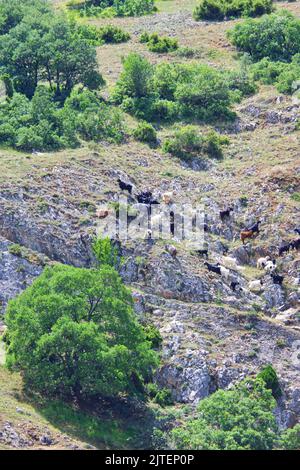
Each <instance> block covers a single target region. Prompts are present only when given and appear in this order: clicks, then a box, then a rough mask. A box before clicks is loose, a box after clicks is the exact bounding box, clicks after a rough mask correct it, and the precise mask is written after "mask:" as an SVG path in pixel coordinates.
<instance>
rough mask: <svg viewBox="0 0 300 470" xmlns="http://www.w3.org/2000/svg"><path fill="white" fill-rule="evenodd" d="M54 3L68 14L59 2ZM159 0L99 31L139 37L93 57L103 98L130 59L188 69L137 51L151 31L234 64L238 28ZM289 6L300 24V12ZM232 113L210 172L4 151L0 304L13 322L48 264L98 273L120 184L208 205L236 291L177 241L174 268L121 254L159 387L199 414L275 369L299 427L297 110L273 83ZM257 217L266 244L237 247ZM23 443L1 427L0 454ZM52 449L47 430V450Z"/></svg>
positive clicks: (285, 420)
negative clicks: (94, 246) (152, 330)
mask: <svg viewBox="0 0 300 470" xmlns="http://www.w3.org/2000/svg"><path fill="white" fill-rule="evenodd" d="M54 3H55V4H56V5H57V6H58V7H59V6H60V4H61V3H64V2H54ZM158 3H159V7H160V11H159V12H158V13H157V14H155V15H153V16H149V17H141V18H134V19H122V18H120V19H118V18H115V19H113V20H111V19H110V20H101V19H91V20H90V21H91V23H93V24H102V23H105V22H110V23H111V22H113V23H114V24H117V25H119V26H121V27H122V28H123V29H124V30H127V31H128V32H130V33H131V35H132V39H131V40H130V41H129V42H128V43H125V44H120V45H105V46H101V47H99V48H98V59H99V67H100V70H101V72H102V74H103V75H104V77H105V79H106V80H107V82H108V85H107V89H106V90H105V93H106V94H108V93H109V89H110V87H111V86H112V85H113V84H114V83H115V81H116V79H117V78H118V75H119V73H120V71H121V69H122V65H121V59H122V56H124V55H126V54H127V53H128V52H130V51H138V52H140V53H143V54H145V55H146V56H147V58H148V59H149V60H150V61H151V62H153V63H156V62H157V61H163V60H167V61H178V60H179V59H178V57H177V56H176V55H172V54H168V55H164V54H159V55H158V54H154V53H151V52H149V51H148V50H147V49H146V47H145V45H144V44H141V43H140V42H139V40H138V37H139V34H140V33H141V32H143V31H145V30H146V31H148V32H154V31H155V32H158V33H162V34H165V35H170V36H176V37H177V38H178V39H179V42H180V45H182V46H186V47H193V48H196V49H197V51H198V57H197V59H196V60H197V61H200V62H202V63H205V64H210V65H213V66H216V67H220V66H221V65H222V66H223V67H224V66H225V67H226V68H234V67H236V66H237V56H236V53H235V50H234V48H233V47H231V46H230V44H229V43H228V40H227V37H226V30H227V29H229V28H231V27H232V25H233V23H234V22H233V21H228V22H223V23H221V24H216V23H205V22H196V21H194V20H193V18H192V14H191V11H192V7H193V5H194V4H195V3H196V2H193V1H192V0H186V1H183V0H181V1H177V0H174V1H161V2H158ZM280 3H282V5H283V6H284V7H285V8H288V9H290V10H291V11H293V12H294V13H295V14H296V15H297V16H298V17H300V2H293V3H284V2H280ZM182 60H184V61H188V60H195V59H186V58H185V59H182ZM236 112H237V116H238V117H237V119H236V121H235V122H234V123H233V124H230V125H228V126H222V132H223V133H225V134H226V135H227V136H228V137H229V138H230V145H229V146H228V147H227V148H226V149H225V151H224V152H225V157H224V159H223V160H222V161H218V162H216V161H212V163H211V164H210V167H209V168H208V169H207V170H205V171H202V170H201V169H200V170H199V169H198V168H194V169H192V168H190V167H188V166H186V165H183V164H182V162H181V161H180V160H179V159H177V158H175V157H171V156H168V155H166V154H163V153H162V152H161V151H160V149H151V148H149V147H148V146H147V145H144V144H140V143H137V142H136V141H134V140H133V139H130V138H129V139H128V141H127V142H126V144H122V145H113V144H111V145H102V144H101V145H100V144H99V145H96V144H93V145H90V146H88V145H86V146H84V147H81V148H80V149H77V150H68V151H61V152H58V153H34V154H25V153H20V152H16V151H13V150H6V149H1V150H0V165H1V174H0V237H1V238H0V302H1V306H0V307H1V311H2V313H4V311H5V306H6V304H7V301H8V300H9V299H10V298H13V297H14V296H15V295H16V294H17V293H18V292H21V291H22V290H23V289H24V288H26V286H28V285H29V284H30V282H31V281H32V280H33V279H34V278H35V277H36V276H38V275H39V274H40V273H41V271H42V269H43V266H45V265H46V264H47V263H52V262H55V261H59V262H63V263H68V264H73V265H75V266H89V265H91V263H92V253H91V248H90V246H91V239H92V237H93V235H94V233H95V229H96V227H97V223H98V219H97V209H98V208H99V207H100V206H103V205H108V204H110V203H112V202H114V201H116V200H117V198H118V196H119V195H120V188H119V186H118V181H117V180H118V177H119V176H122V177H123V178H125V179H126V180H128V181H130V182H132V183H133V184H134V185H135V188H136V189H135V190H136V192H140V191H144V190H151V191H152V192H153V195H154V197H156V198H161V196H162V194H163V193H164V192H165V191H172V192H173V194H174V202H175V203H176V202H178V203H190V204H193V205H197V204H200V203H202V204H204V206H205V212H206V222H207V225H208V230H207V232H206V234H205V237H206V242H207V244H208V247H209V253H208V254H209V260H208V261H209V262H210V263H212V264H214V263H217V262H218V261H219V262H222V263H224V265H225V266H226V259H224V258H223V257H224V253H226V256H227V257H230V258H235V260H236V267H234V269H232V266H231V265H230V266H227V267H229V268H230V270H231V274H232V276H233V277H234V278H235V280H236V281H237V282H238V283H239V286H240V287H241V289H240V288H239V289H237V290H236V291H233V290H232V288H231V285H230V284H231V282H229V281H228V280H227V279H226V278H224V277H221V276H219V275H218V274H215V273H213V272H209V271H208V270H207V267H206V266H205V265H204V261H205V259H204V258H203V257H200V256H197V255H196V254H193V253H191V252H190V249H189V247H188V246H186V245H185V243H184V242H183V243H179V242H177V241H176V240H175V241H174V240H170V243H172V244H174V245H175V246H176V248H177V256H176V257H175V258H174V257H172V256H171V255H170V254H169V253H167V252H166V250H165V241H155V242H154V243H147V242H141V241H139V242H133V241H132V242H131V243H128V244H123V245H122V247H121V250H122V256H123V257H124V260H125V263H124V265H123V266H122V270H121V274H122V277H123V279H124V280H125V282H126V283H127V284H128V285H129V286H130V287H131V289H132V292H133V295H134V299H135V306H136V311H137V313H138V315H139V316H140V317H141V318H143V319H147V321H149V322H151V323H153V324H154V325H155V326H157V327H158V328H159V330H160V333H161V335H162V337H163V346H162V348H163V350H162V358H163V364H162V367H161V369H160V370H159V371H158V372H157V378H156V380H157V382H158V383H159V384H161V385H162V386H166V387H168V388H170V389H171V391H172V394H173V398H174V399H175V401H176V403H178V406H180V404H183V403H184V404H190V405H194V404H196V403H197V402H198V401H199V400H201V399H202V398H204V397H206V396H208V395H209V394H211V393H212V392H214V391H215V390H217V389H218V388H227V387H230V386H231V384H233V383H236V382H237V381H240V380H241V379H242V378H244V377H246V376H249V375H252V374H255V373H256V372H257V371H258V370H260V368H261V367H262V366H263V365H266V364H269V363H271V364H273V366H274V368H275V369H276V371H277V373H278V375H279V378H280V382H281V385H282V388H283V390H284V394H283V397H282V398H281V399H280V403H279V406H278V410H277V415H278V420H279V422H280V424H281V426H283V427H286V426H292V425H293V424H295V423H296V422H298V421H299V419H300V374H299V367H300V365H299V360H298V361H297V360H295V351H296V348H297V344H298V345H299V344H300V343H297V341H298V342H299V341H300V308H299V306H300V253H299V251H297V250H293V251H290V252H289V253H284V254H283V255H282V256H281V257H279V256H278V248H279V246H280V245H281V244H282V243H283V242H287V241H291V240H293V239H295V238H297V235H296V234H295V232H294V229H295V228H297V227H299V226H300V205H299V194H300V152H299V143H300V131H299V130H297V126H296V124H297V120H298V119H299V117H300V105H299V103H297V102H295V100H293V98H292V97H289V96H285V95H280V94H279V93H278V92H277V91H276V89H275V88H274V87H272V86H260V89H259V92H258V93H257V94H255V95H253V96H252V97H249V98H247V99H245V100H243V101H242V102H241V103H240V104H239V105H236ZM128 120H129V122H128V125H129V126H133V125H134V124H133V123H132V119H131V118H128ZM216 130H220V128H219V127H218V126H216ZM158 133H159V138H160V139H163V138H165V136H167V135H168V133H169V130H168V128H166V127H161V128H159V130H158ZM229 206H232V207H233V209H234V210H233V212H232V213H231V216H230V217H229V218H228V219H226V220H225V221H222V220H221V219H220V215H219V213H220V211H221V210H223V209H225V208H227V207H229ZM257 220H261V230H260V233H259V234H258V236H257V237H256V238H254V239H253V240H250V241H247V242H246V243H245V245H242V243H241V241H240V238H239V234H240V231H241V229H243V228H244V227H248V226H250V225H252V224H254V223H255V222H256V221H257ZM265 256H270V258H271V259H277V267H278V271H279V272H280V274H282V275H283V276H284V281H283V285H282V286H281V285H278V284H274V282H273V280H272V278H271V277H270V276H269V275H267V274H265V273H264V271H263V270H260V269H258V268H257V266H256V264H257V260H258V259H259V258H260V257H265ZM227 263H228V260H227ZM262 277H263V279H264V284H263V286H262V288H261V289H259V292H256V293H254V292H251V291H250V289H249V283H250V282H251V281H253V280H257V279H260V278H262ZM1 393H2V392H1ZM16 406H17V405H16ZM17 413H18V412H17ZM19 416H20V419H18V414H17V420H15V417H14V420H13V421H14V423H17V422H18V421H19V422H22V423H23V424H22V426H27V425H28V423H27V424H26V422H27V419H25V418H26V417H25V414H24V413H23V412H21V411H20V413H19ZM21 416H22V419H21ZM24 420H25V424H24ZM26 432H27V431H26ZM27 434H28V433H27ZM7 435H11V439H10V440H8V441H7V439H6V436H7ZM14 439H15V438H14V437H13V435H12V431H11V429H10V424H9V418H8V417H7V416H6V417H5V420H3V419H1V417H0V445H1V443H4V444H5V445H8V446H13V445H14V444H13V443H14V442H15V441H14ZM43 439H47V435H46V434H45V432H44V431H42V432H41V433H40V434H39V436H38V443H39V444H41V445H42V444H43ZM57 442H59V446H61V445H62V446H63V447H66V448H68V447H70V446H71V447H72V445H78V443H75V444H74V443H72V442H68V443H67V445H66V446H64V445H63V444H61V438H59V439H58V440H57V439H56V440H55V439H53V446H56V445H57ZM49 445H50V447H51V443H50V444H49ZM17 447H18V445H17ZM20 447H26V445H22V446H21V445H20Z"/></svg>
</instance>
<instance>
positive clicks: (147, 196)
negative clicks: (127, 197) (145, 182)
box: [137, 191, 159, 206]
mask: <svg viewBox="0 0 300 470" xmlns="http://www.w3.org/2000/svg"><path fill="white" fill-rule="evenodd" d="M137 200H138V202H139V203H140V204H146V205H149V206H150V205H152V204H157V205H158V204H159V202H158V201H157V200H156V199H153V197H152V192H151V191H143V192H142V193H140V194H138V195H137Z"/></svg>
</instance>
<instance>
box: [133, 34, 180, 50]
mask: <svg viewBox="0 0 300 470" xmlns="http://www.w3.org/2000/svg"><path fill="white" fill-rule="evenodd" d="M140 42H142V43H146V44H147V46H148V49H149V50H150V51H151V52H158V53H166V52H173V51H175V50H176V49H178V41H177V39H173V38H168V37H164V36H159V35H158V34H157V33H153V34H150V35H149V34H148V33H143V34H142V35H141V38H140Z"/></svg>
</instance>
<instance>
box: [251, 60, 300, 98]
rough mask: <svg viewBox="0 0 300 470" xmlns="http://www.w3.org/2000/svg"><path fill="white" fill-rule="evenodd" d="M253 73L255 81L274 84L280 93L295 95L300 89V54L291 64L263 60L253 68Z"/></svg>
mask: <svg viewBox="0 0 300 470" xmlns="http://www.w3.org/2000/svg"><path fill="white" fill-rule="evenodd" d="M252 73H253V77H254V79H255V80H260V81H261V82H262V83H264V84H267V85H271V84H274V85H275V86H276V88H277V90H278V91H279V92H280V93H285V94H293V93H294V92H296V91H297V90H298V89H299V88H300V54H296V55H295V56H294V57H293V59H292V62H291V63H289V64H288V63H285V62H278V61H277V62H272V61H270V60H269V59H262V60H261V61H260V62H257V63H256V64H254V65H253V66H252Z"/></svg>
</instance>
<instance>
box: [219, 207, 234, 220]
mask: <svg viewBox="0 0 300 470" xmlns="http://www.w3.org/2000/svg"><path fill="white" fill-rule="evenodd" d="M230 212H233V207H228V209H225V210H224V211H220V219H221V220H222V221H224V220H225V219H228V218H229V217H230Z"/></svg>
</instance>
